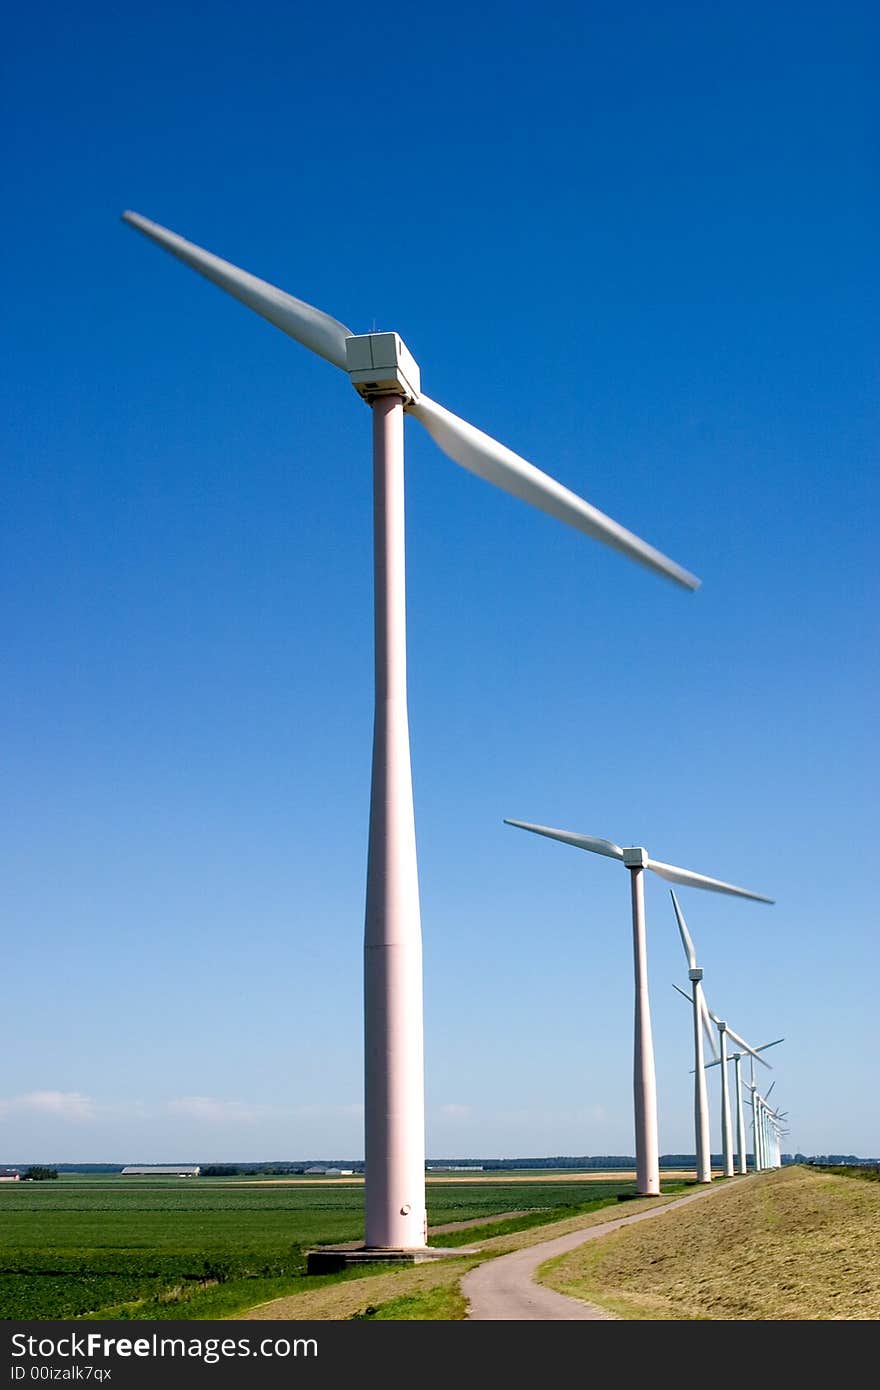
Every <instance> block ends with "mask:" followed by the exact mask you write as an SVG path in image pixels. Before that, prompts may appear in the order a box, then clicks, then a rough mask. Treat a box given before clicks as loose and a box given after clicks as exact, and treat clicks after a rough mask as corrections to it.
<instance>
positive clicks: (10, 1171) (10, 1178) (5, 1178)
mask: <svg viewBox="0 0 880 1390" xmlns="http://www.w3.org/2000/svg"><path fill="white" fill-rule="evenodd" d="M0 1182H21V1173H20V1172H19V1171H18V1169H17V1168H0Z"/></svg>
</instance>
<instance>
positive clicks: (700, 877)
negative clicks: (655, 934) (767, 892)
mask: <svg viewBox="0 0 880 1390" xmlns="http://www.w3.org/2000/svg"><path fill="white" fill-rule="evenodd" d="M648 868H649V869H653V871H654V873H655V874H659V875H660V877H661V878H665V879H666V880H667V881H668V882H669V883H681V884H683V885H684V886H685V887H686V888H709V889H711V890H712V892H713V893H730V894H731V895H732V896H733V897H735V898H753V899H754V901H755V902H758V903H773V902H775V901H776V899H775V898H765V897H762V895H761V894H760V893H752V892H750V891H749V889H748V888H737V887H736V885H735V884H733V883H724V882H723V881H722V879H720V878H707V877H706V875H705V874H695V873H694V872H693V870H692V869H679V868H678V866H677V865H675V864H663V863H661V862H660V860H659V859H649V860H648Z"/></svg>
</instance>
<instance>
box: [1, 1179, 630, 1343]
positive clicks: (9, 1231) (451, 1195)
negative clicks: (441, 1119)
mask: <svg viewBox="0 0 880 1390" xmlns="http://www.w3.org/2000/svg"><path fill="white" fill-rule="evenodd" d="M530 1176H531V1175H530ZM632 1190H633V1184H632V1182H631V1181H625V1180H624V1181H621V1180H620V1179H618V1178H616V1177H615V1178H611V1179H609V1178H607V1177H605V1178H602V1177H600V1178H598V1179H597V1178H596V1175H595V1174H594V1173H588V1174H583V1175H577V1174H568V1175H560V1174H558V1173H554V1174H553V1176H552V1177H551V1178H550V1179H549V1180H547V1181H544V1182H542V1181H540V1180H538V1179H535V1178H532V1180H530V1181H528V1182H524V1181H522V1179H520V1178H514V1179H509V1178H508V1177H507V1176H506V1175H505V1176H504V1177H503V1178H500V1179H499V1178H496V1177H495V1176H494V1175H486V1176H480V1177H474V1178H471V1179H469V1180H468V1181H462V1179H461V1176H456V1177H454V1178H452V1180H451V1181H448V1182H447V1181H441V1180H438V1179H433V1180H431V1181H429V1183H428V1210H429V1221H430V1223H431V1225H432V1226H435V1225H446V1224H447V1223H449V1222H459V1221H461V1222H464V1221H468V1222H477V1223H478V1224H476V1225H470V1226H468V1227H466V1228H463V1229H462V1230H460V1231H452V1232H449V1231H447V1232H444V1233H443V1234H442V1235H438V1236H436V1237H432V1241H433V1243H434V1244H442V1245H454V1244H457V1243H458V1244H473V1243H474V1242H475V1241H481V1240H482V1239H483V1238H484V1237H485V1236H486V1235H487V1234H489V1235H495V1236H498V1235H502V1234H505V1233H510V1232H513V1231H518V1230H527V1229H528V1228H529V1227H532V1226H535V1225H536V1224H538V1223H545V1222H546V1221H548V1220H550V1219H554V1218H558V1219H567V1218H571V1217H572V1216H575V1215H579V1214H583V1213H585V1212H588V1211H590V1210H593V1209H595V1207H596V1206H597V1205H600V1204H605V1203H607V1202H610V1201H615V1200H616V1197H617V1194H618V1193H619V1192H631V1191H632ZM511 1212H515V1213H517V1215H516V1216H514V1217H505V1216H504V1214H505V1213H511ZM499 1217H501V1218H503V1219H501V1220H499ZM493 1218H494V1219H493ZM362 1237H363V1186H362V1184H361V1183H351V1182H344V1181H342V1182H340V1181H330V1182H327V1181H324V1182H320V1181H305V1182H303V1181H299V1182H292V1183H291V1182H281V1183H274V1182H269V1183H256V1184H251V1183H244V1182H241V1181H236V1180H234V1179H233V1180H230V1179H220V1178H218V1179H211V1178H199V1179H175V1178H170V1179H164V1180H156V1179H149V1178H146V1179H144V1178H141V1179H125V1178H120V1177H114V1176H107V1175H103V1174H102V1175H96V1176H84V1177H82V1178H79V1177H76V1176H74V1175H65V1176H64V1177H63V1178H60V1179H58V1180H57V1181H49V1182H40V1183H15V1184H9V1185H8V1186H6V1187H4V1188H3V1189H2V1190H0V1318H6V1319H25V1318H38V1319H43V1318H77V1317H98V1316H100V1317H105V1318H163V1317H164V1318H204V1317H224V1316H230V1315H232V1314H234V1313H235V1312H237V1311H239V1310H240V1309H242V1308H246V1307H248V1306H252V1305H253V1304H256V1303H259V1302H262V1301H264V1300H267V1299H270V1298H274V1297H277V1296H280V1295H281V1294H286V1293H291V1292H295V1291H306V1290H309V1289H314V1288H319V1287H323V1286H324V1285H326V1284H327V1282H328V1280H329V1279H333V1280H334V1281H335V1280H338V1276H326V1275H325V1276H321V1277H320V1278H317V1277H312V1278H310V1279H306V1278H305V1276H304V1268H305V1259H304V1251H305V1249H307V1248H308V1247H309V1246H312V1245H317V1244H327V1243H333V1242H337V1241H347V1240H357V1239H362ZM369 1272H370V1271H367V1274H369ZM348 1277H349V1278H352V1277H358V1276H356V1275H350V1276H348ZM361 1277H363V1276H362V1275H361ZM382 1316H385V1315H384V1314H382ZM403 1316H405V1314H403Z"/></svg>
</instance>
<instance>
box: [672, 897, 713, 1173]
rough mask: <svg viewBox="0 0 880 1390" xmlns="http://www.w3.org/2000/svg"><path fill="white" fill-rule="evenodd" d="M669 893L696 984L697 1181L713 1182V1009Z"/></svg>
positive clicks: (694, 995)
mask: <svg viewBox="0 0 880 1390" xmlns="http://www.w3.org/2000/svg"><path fill="white" fill-rule="evenodd" d="M669 896H670V897H671V898H672V906H673V908H674V909H675V919H676V921H677V922H678V931H679V935H680V936H681V944H682V946H683V947H684V954H685V958H686V959H687V963H688V978H689V979H690V981H691V985H692V987H693V995H692V999H691V1002H692V1004H693V1008H694V1139H695V1147H696V1157H697V1182H711V1181H712V1146H711V1140H710V1137H709V1098H708V1095H707V1093H706V1071H705V1066H704V1063H703V1029H705V1030H706V1037H707V1038H708V1040H709V1046H710V1047H711V1049H712V1055H713V1056H714V1057H717V1056H718V1052H717V1050H716V1047H715V1039H714V1038H713V1036H712V1027H711V1024H710V1022H709V1010H708V1008H707V1007H706V1000H705V998H704V996H703V983H702V981H703V972H702V970H701V969H700V968H699V966H698V965H697V953H696V950H695V949H694V943H693V941H692V940H691V935H690V932H689V931H688V929H687V923H686V922H685V920H684V916H683V914H682V911H681V908H680V907H679V905H678V898H677V897H676V896H675V889H674V888H670V890H669ZM679 992H681V991H679ZM685 998H687V995H685Z"/></svg>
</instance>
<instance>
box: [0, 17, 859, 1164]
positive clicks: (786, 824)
mask: <svg viewBox="0 0 880 1390" xmlns="http://www.w3.org/2000/svg"><path fill="white" fill-rule="evenodd" d="M877 29H878V23H877V12H876V8H875V7H873V6H869V5H859V4H846V3H845V4H842V5H834V6H831V5H810V4H798V5H793V4H785V3H783V4H779V5H774V6H772V7H766V6H762V5H757V4H751V3H749V4H746V5H735V6H734V5H722V6H712V7H707V6H704V5H686V4H662V5H653V4H650V5H649V4H643V5H640V4H627V3H624V4H620V5H615V6H604V5H595V4H586V5H581V4H578V5H574V4H569V5H566V4H562V5H560V6H557V7H556V8H555V9H554V10H552V11H548V10H547V8H546V7H542V6H538V5H534V4H516V3H514V4H509V3H508V4H505V5H504V6H500V5H487V6H483V7H478V8H475V7H472V6H470V5H467V6H466V5H462V4H457V3H453V4H444V5H443V6H442V7H441V6H418V7H415V8H414V9H410V10H408V11H406V12H405V13H402V12H400V11H389V12H387V13H385V14H383V16H382V17H380V18H379V19H378V20H375V19H374V18H373V17H372V16H371V15H370V14H369V13H368V11H367V10H366V9H365V8H364V7H363V6H355V5H352V4H349V3H347V0H345V3H342V4H341V5H338V6H335V7H334V8H333V9H332V11H328V10H326V9H320V8H316V7H311V6H309V7H306V6H301V5H282V4H265V3H264V4H257V5H255V6H252V7H250V9H249V10H248V12H247V15H246V17H245V16H244V15H243V12H242V11H241V8H240V7H239V6H236V5H230V4H222V3H220V4H218V3H216V0H212V3H211V4H210V5H207V4H204V5H201V4H192V3H190V4H187V5H184V6H183V7H179V6H174V7H172V6H168V5H163V4H158V5H154V6H151V7H150V10H149V13H148V14H146V13H140V12H139V13H134V12H132V11H130V9H129V10H126V9H125V8H124V7H123V8H122V9H120V8H119V7H118V6H109V5H101V4H87V5H86V6H84V7H80V8H78V9H77V10H71V9H70V8H69V7H62V6H60V5H57V4H54V3H50V4H48V5H45V6H43V7H41V8H39V9H34V8H31V9H30V10H22V9H19V10H18V11H17V12H16V13H15V14H14V15H12V16H11V17H10V21H9V24H8V32H7V44H6V64H5V66H6V73H5V79H4V84H3V87H4V91H5V97H4V100H5V102H6V103H7V106H8V109H7V111H6V113H5V120H4V125H5V128H6V130H7V137H8V148H7V155H6V167H7V189H8V192H9V195H10V196H9V198H8V200H7V209H6V213H5V216H4V222H3V227H2V235H3V237H4V239H5V242H6V245H5V250H4V255H3V260H2V271H0V273H2V276H3V282H4V283H3V288H2V295H3V304H4V309H5V313H6V318H7V322H8V324H9V328H10V330H11V332H10V335H9V336H10V341H11V344H12V354H11V357H10V359H9V361H8V365H7V368H6V371H5V372H4V374H3V377H2V380H0V393H2V395H3V397H4V402H3V404H4V409H3V415H2V418H3V420H4V422H5V423H4V424H3V426H2V428H3V436H4V438H3V456H4V467H3V480H2V487H3V498H2V520H0V525H2V531H3V535H2V555H3V585H2V603H3V629H4V641H3V645H4V662H3V674H2V678H0V681H2V685H0V695H2V710H0V717H2V727H3V729H4V735H5V737H4V750H5V756H4V778H3V782H4V792H5V794H4V797H3V800H2V811H0V814H2V837H0V854H2V883H3V916H4V921H5V931H6V942H7V944H6V949H5V952H4V969H3V971H2V976H0V1004H2V1013H3V1018H4V1033H5V1037H6V1040H7V1041H6V1046H5V1047H4V1060H5V1063H6V1065H5V1067H4V1069H3V1070H4V1077H3V1081H2V1085H0V1115H2V1123H3V1139H2V1145H0V1148H2V1152H0V1158H2V1159H3V1160H4V1161H9V1162H14V1161H39V1160H43V1161H51V1160H56V1161H77V1160H83V1161H85V1160H96V1161H99V1160H106V1161H114V1160H115V1161H120V1162H123V1161H136V1160H144V1161H148V1160H155V1161H159V1160H161V1159H163V1158H175V1159H180V1160H183V1159H192V1160H203V1161H208V1160H210V1159H212V1158H214V1159H222V1158H241V1159H245V1158H272V1157H274V1158H281V1157H288V1158H296V1157H311V1156H318V1155H325V1156H343V1155H344V1156H351V1157H357V1156H359V1155H360V1154H361V1153H362V1117H361V1104H362V1074H361V1067H362V1047H361V1028H362V1015H361V933H362V924H363V893H364V875H365V860H366V829H367V812H368V791H369V756H370V737H371V720H372V709H371V700H372V693H371V683H372V669H371V636H372V634H371V604H372V577H371V534H370V524H371V519H370V496H371V475H370V452H369V420H368V417H367V414H366V411H365V407H364V406H363V404H362V403H361V402H360V401H359V400H358V398H357V397H356V395H355V393H354V392H353V391H352V390H351V389H350V387H349V386H348V385H347V383H346V382H345V380H344V379H343V378H342V377H341V376H340V375H339V374H338V373H336V372H334V371H333V370H332V369H331V368H330V367H329V366H327V364H326V363H324V362H321V361H320V360H318V359H317V358H312V357H311V356H310V355H309V354H308V353H307V352H305V351H304V350H303V349H301V348H300V347H298V346H297V345H296V344H294V343H291V342H290V341H289V340H287V339H285V338H284V337H283V336H282V335H281V334H279V333H278V332H277V331H275V330H273V329H271V328H270V327H269V326H268V325H266V324H265V323H263V322H262V321H261V320H260V319H258V318H256V317H255V316H253V315H251V314H249V313H248V312H247V311H246V310H245V309H243V308H242V307H241V306H239V305H237V304H235V303H233V302H232V301H231V300H228V299H227V298H226V297H225V296H224V295H222V294H221V293H220V292H219V291H217V290H216V289H214V288H213V287H211V286H208V285H206V284H205V283H204V282H203V281H202V280H200V279H199V278H198V277H197V276H195V275H193V274H192V273H191V272H188V271H186V270H185V269H184V268H183V267H181V266H179V265H178V264H176V263H174V262H173V261H171V260H170V259H169V258H168V257H167V256H165V255H163V254H162V253H160V252H159V251H158V250H156V249H155V248H154V247H151V246H149V245H148V244H147V243H146V242H144V241H143V239H142V238H140V237H138V236H136V235H135V234H133V233H132V232H131V231H130V230H129V229H127V228H125V227H124V226H123V225H122V224H121V223H120V221H119V214H120V212H121V211H122V210H123V209H124V208H129V207H131V208H134V209H136V210H137V211H140V212H142V213H144V214H145V215H147V216H149V217H152V218H154V219H155V220H157V221H159V222H162V223H164V224H166V225H168V226H170V227H172V228H173V229H174V230H176V231H178V232H180V233H182V234H183V235H185V236H187V237H189V238H191V239H192V240H194V241H196V242H199V243H200V244H202V245H204V246H206V247H208V248H209V249H211V250H213V251H215V252H217V253H218V254H220V255H222V256H225V257H226V258H228V259H231V260H233V261H235V262H237V263H238V264H240V265H242V266H244V267H245V268H247V269H249V270H251V271H253V272H254V273H256V274H259V275H262V276H264V277H265V278H267V279H269V280H271V281H273V282H274V283H276V284H279V285H281V286H282V287H284V288H285V289H288V290H290V291H291V292H292V293H294V294H297V295H299V296H301V297H302V298H305V299H306V300H309V301H311V302H313V303H315V304H318V305H320V306H321V307H322V308H325V309H326V310H328V311H329V312H330V313H332V314H334V315H336V316H338V317H339V318H341V319H342V320H343V321H345V322H346V323H349V324H351V325H352V327H353V328H354V330H355V331H357V332H365V331H369V330H370V329H371V328H372V327H373V326H374V324H375V326H376V327H377V328H380V329H391V328H393V329H396V330H398V331H399V332H400V333H401V334H402V335H403V337H404V338H405V340H406V341H407V343H408V345H409V347H410V348H411V350H412V351H413V353H414V354H415V356H416V358H417V359H418V361H419V363H420V365H421V371H422V383H423V386H424V388H425V390H426V391H427V392H428V393H429V394H430V395H432V396H433V397H434V398H436V399H438V400H440V401H441V402H442V403H443V404H445V405H447V406H448V407H449V408H450V409H452V410H455V411H457V412H458V413H459V414H461V415H463V416H464V417H465V418H467V419H470V420H472V421H473V422H474V423H475V424H477V425H479V426H480V427H481V428H483V429H486V430H488V431H490V432H491V433H493V434H495V435H496V436H497V437H498V438H500V439H501V440H502V441H503V442H504V443H506V444H509V445H510V446H511V447H513V448H514V449H516V450H518V451H519V452H520V453H522V454H524V455H525V456H526V457H527V458H530V459H531V460H533V461H534V462H535V463H536V464H537V465H538V466H539V467H542V468H544V469H546V470H547V471H549V472H550V473H552V474H553V475H554V476H556V477H558V478H559V479H560V480H561V481H563V482H564V483H566V484H567V485H568V486H570V487H572V488H574V490H575V491H577V492H580V493H581V494H582V495H584V496H586V497H587V498H588V499H589V500H590V501H591V502H593V503H594V504H595V505H597V506H599V507H601V508H602V509H604V510H605V511H607V512H609V513H610V514H611V515H612V516H614V517H615V518H616V519H618V520H620V521H621V522H622V523H624V524H625V525H627V526H629V527H630V528H631V529H633V530H635V531H636V532H637V533H639V534H641V535H643V536H644V537H645V538H646V539H648V540H650V541H651V542H652V543H654V544H655V545H657V546H658V547H660V548H661V549H662V550H665V551H666V552H667V553H669V554H670V555H672V556H673V557H674V558H675V559H676V560H678V561H679V562H680V563H682V564H683V565H685V566H686V567H688V568H689V569H691V570H693V571H695V572H696V573H697V574H699V575H700V576H701V577H702V579H703V581H704V583H703V587H702V589H701V590H700V591H699V593H698V594H696V595H695V596H691V595H688V594H686V593H684V592H683V591H678V590H676V589H675V588H674V587H673V586H672V585H670V584H668V583H666V582H664V581H663V580H661V579H659V578H657V577H655V576H653V575H651V574H649V573H647V572H646V571H643V570H641V569H640V568H638V567H636V566H634V565H632V564H630V563H629V562H627V561H625V560H624V559H622V558H621V557H619V556H617V555H616V554H614V553H612V552H609V551H605V550H603V549H602V548H600V547H599V546H597V545H595V544H594V543H592V542H590V541H588V540H586V539H584V538H583V537H580V536H578V535H576V534H575V533H574V532H570V531H568V530H567V529H565V528H563V527H561V526H559V525H558V524H556V523H554V522H552V521H550V520H549V519H548V518H547V517H544V516H542V515H539V514H538V513H535V512H532V511H530V510H529V509H528V508H526V507H525V506H523V505H522V504H521V503H517V502H515V501H513V500H511V499H509V498H507V497H505V496H503V495H501V494H500V493H498V492H496V491H494V490H493V489H491V488H490V487H488V486H487V485H486V484H484V483H481V482H478V481H477V480H476V479H474V478H472V477H470V476H469V475H467V474H465V473H463V472H462V471H461V470H459V469H458V468H456V467H455V466H454V465H453V464H451V463H450V462H448V461H447V460H446V459H445V457H444V456H443V455H442V454H440V453H439V451H438V450H437V449H436V447H435V446H434V445H433V443H432V442H431V441H430V439H429V438H428V437H427V435H425V434H424V432H423V431H421V430H420V429H419V427H418V426H417V425H416V424H415V423H414V422H410V423H409V425H408V429H407V451H408V452H407V489H408V492H407V526H408V584H409V591H408V604H409V660H410V722H411V732H412V745H413V769H414V781H415V795H416V822H417V833H418V842H419V859H420V884H421V895H422V921H423V931H424V943H425V1008H426V1070H427V1075H426V1087H427V1126H428V1130H427V1143H428V1152H429V1154H433V1155H436V1156H441V1155H447V1156H450V1155H468V1154H482V1155H486V1156H491V1155H498V1156H504V1155H519V1154H554V1153H611V1152H632V1144H633V1140H632V1098H631V1080H630V1069H631V1045H632V1044H631V1036H632V1017H631V1011H632V981H631V951H630V938H629V922H628V898H627V883H626V877H625V875H624V873H623V871H622V870H621V869H620V868H619V866H617V865H615V864H613V863H612V862H611V861H607V860H601V859H596V858H594V857H592V856H588V855H585V854H580V853H578V852H576V851H574V850H572V849H569V848H567V847H565V846H562V845H559V844H553V843H551V842H549V841H544V840H539V839H537V838H534V837H527V836H525V835H523V834H522V833H521V832H518V831H515V830H512V829H510V828H508V827H505V826H504V825H503V824H502V818H503V817H504V816H512V817H516V818H519V819H524V820H530V821H537V822H543V823H545V824H551V825H561V826H567V827H569V828H572V829H576V830H582V831H585V832H587V833H591V834H597V835H601V836H605V837H607V838H610V839H613V840H616V841H617V842H618V843H620V844H630V843H641V844H644V845H646V846H647V847H648V850H649V852H650V853H651V854H653V855H654V856H655V857H657V858H660V859H666V860H670V861H672V862H677V863H681V864H685V865H688V866H690V867H693V868H695V869H697V870H699V871H702V872H704V873H708V874H711V875H716V876H718V877H721V878H727V879H731V880H733V881H735V882H740V883H743V884H746V885H747V886H750V887H753V888H755V889H756V890H757V891H759V892H765V893H768V894H771V895H774V896H775V897H776V898H777V899H778V902H777V905H776V906H775V907H761V906H758V905H755V904H751V903H744V902H736V901H733V900H729V899H724V898H718V897H716V896H714V895H712V896H710V895H708V894H701V893H696V892H693V891H690V892H689V891H687V890H683V891H682V895H681V900H682V906H683V908H684V911H685V914H686V916H687V919H688V922H689V925H690V928H691V931H692V934H693V936H694V938H695V940H696V943H697V949H698V952H699V954H700V957H701V959H702V963H703V965H704V968H705V985H706V992H707V997H708V999H709V1002H710V1004H711V1006H712V1007H713V1008H714V1009H716V1010H717V1011H718V1012H720V1013H723V1014H726V1015H727V1016H728V1018H729V1019H730V1022H731V1023H732V1024H733V1026H734V1027H735V1028H737V1029H738V1030H739V1031H740V1032H742V1033H744V1034H745V1036H746V1037H747V1038H749V1039H750V1040H752V1041H754V1042H763V1041H765V1040H767V1039H769V1038H773V1037H777V1036H779V1035H780V1034H785V1035H786V1038H787V1041H786V1044H785V1045H784V1047H780V1048H778V1049H775V1053H776V1057H775V1064H774V1065H775V1070H774V1073H773V1075H774V1076H775V1077H776V1078H778V1080H777V1087H776V1091H775V1092H774V1098H775V1096H776V1095H778V1096H779V1098H780V1099H781V1100H782V1101H783V1102H784V1103H785V1108H787V1109H789V1110H790V1112H791V1122H792V1135H791V1138H790V1140H789V1143H790V1145H791V1147H792V1148H798V1149H801V1150H803V1151H805V1152H825V1151H829V1150H834V1151H856V1152H861V1153H863V1154H877V1153H878V1152H880V1128H878V1116H877V1110H876V1106H874V1105H873V1104H871V1103H870V1101H869V1098H870V1097H871V1096H872V1095H873V1094H874V1093H875V1091H876V1086H875V1071H876V1062H875V1058H874V1046H873V1032H874V1029H873V1023H874V1017H875V1012H876V981H877V967H878V947H877V916H876V909H875V907H874V897H875V888H874V876H873V860H874V841H875V837H876V797H875V784H876V716H875V715H874V709H875V706H876V701H877V670H876V661H877V658H876V651H877V647H876V637H877V633H876V617H875V615H876V601H877V593H876V539H875V534H876V518H877V512H876V507H877V482H876V443H877V437H878V435H877V425H878V418H877V417H878V410H877V393H876V359H877V353H876V346H877V341H876V323H877V307H878V305H877V289H876V283H877V276H876V244H877V230H878V225H877V224H878V216H877V214H878V197H877V177H876V176H877V146H876V136H877V117H878V109H877V108H878V102H877V96H876V56H875V55H876V51H877V37H878V35H877ZM648 929H649V964H650V977H651V986H652V1002H653V1010H654V1027H655V1044H656V1054H657V1071H658V1086H659V1095H660V1140H661V1147H662V1149H663V1150H666V1151H673V1150H674V1151H680V1150H689V1149H692V1147H693V1131H692V1110H691V1089H690V1087H691V1081H690V1078H689V1076H688V1067H689V1065H690V1047H691V1043H690V1024H689V1018H688V1015H687V1012H686V1008H685V1005H684V1003H683V1002H682V1001H681V1000H680V999H678V997H677V996H676V995H675V994H674V992H673V991H672V989H671V987H670V984H671V981H672V980H676V981H677V982H678V983H680V984H684V983H685V980H684V974H685V971H684V958H683V955H682V952H681V947H680V943H679V941H678V936H677V932H676V929H675V923H674V918H673V915H672V911H671V907H670V904H669V900H668V893H667V891H666V888H665V887H664V886H663V885H662V884H661V883H660V881H659V880H655V881H654V882H652V883H650V884H649V885H648ZM767 1075H768V1077H769V1073H768V1074H767ZM715 1078H716V1079H717V1069H716V1072H715ZM716 1079H713V1086H715V1085H716V1084H717V1082H716ZM713 1100H714V1092H713ZM713 1147H715V1148H716V1149H717V1148H718V1147H719V1134H718V1116H717V1105H715V1109H714V1111H713Z"/></svg>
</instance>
